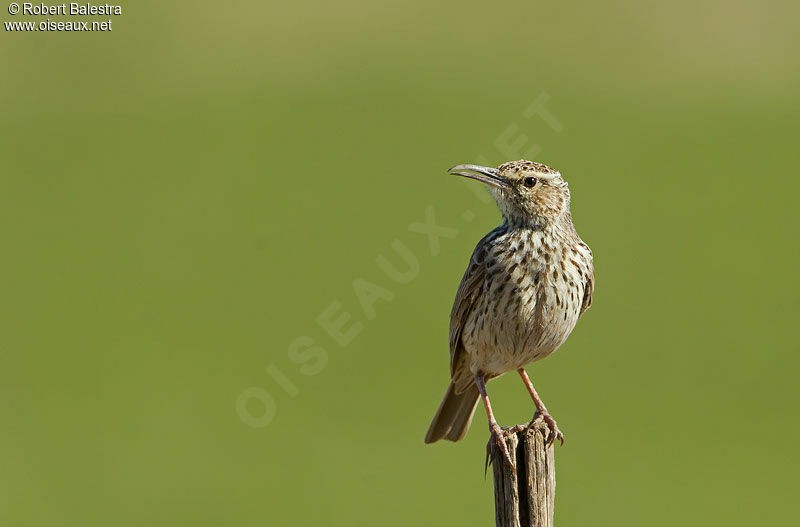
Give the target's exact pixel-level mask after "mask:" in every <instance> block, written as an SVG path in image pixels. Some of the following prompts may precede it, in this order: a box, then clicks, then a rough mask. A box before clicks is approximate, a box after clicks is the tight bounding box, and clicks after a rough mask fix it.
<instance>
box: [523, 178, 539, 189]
mask: <svg viewBox="0 0 800 527" xmlns="http://www.w3.org/2000/svg"><path fill="white" fill-rule="evenodd" d="M522 184H523V185H525V186H526V187H528V188H531V187H533V186H534V185H536V178H535V177H526V178H525V179H523V180H522Z"/></svg>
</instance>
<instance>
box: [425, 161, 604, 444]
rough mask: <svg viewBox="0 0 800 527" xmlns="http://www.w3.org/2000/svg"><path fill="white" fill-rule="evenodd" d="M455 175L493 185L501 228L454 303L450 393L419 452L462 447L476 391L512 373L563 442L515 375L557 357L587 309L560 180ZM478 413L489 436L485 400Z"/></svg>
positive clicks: (588, 291)
mask: <svg viewBox="0 0 800 527" xmlns="http://www.w3.org/2000/svg"><path fill="white" fill-rule="evenodd" d="M455 169H460V170H468V171H470V172H464V171H461V172H458V171H456V172H453V173H455V174H457V175H462V176H467V177H472V178H474V179H479V180H480V181H483V182H485V183H487V184H489V185H490V190H491V191H492V194H493V195H494V197H495V200H496V201H497V204H498V207H499V208H500V211H501V212H502V214H503V217H504V222H503V224H502V225H500V226H499V227H497V228H496V229H494V230H493V231H491V232H490V233H489V234H487V235H486V236H485V237H484V238H483V239H482V240H481V241H480V242H479V243H478V245H477V247H476V248H475V251H474V252H473V254H472V258H471V259H470V263H469V266H468V267H467V271H466V272H465V274H464V277H463V279H462V281H461V285H460V286H459V289H458V293H457V294H456V300H455V302H454V305H453V310H452V313H451V316H450V357H451V361H450V372H451V379H452V380H451V386H450V388H449V389H448V391H447V393H446V394H445V398H444V400H443V401H442V404H441V406H440V407H439V411H438V412H437V414H436V417H434V420H433V422H432V423H431V428H430V429H429V430H428V435H427V437H426V442H433V441H436V440H437V439H442V438H444V439H449V440H452V441H457V440H458V439H460V438H461V437H463V435H464V433H465V432H466V429H467V428H468V427H469V423H470V421H471V418H472V414H473V413H474V409H475V406H476V404H477V400H478V396H479V395H481V390H482V389H483V390H484V391H485V387H483V386H482V385H483V383H484V382H485V381H487V380H489V379H492V378H495V377H498V376H500V375H503V374H504V373H507V372H509V371H515V370H517V371H519V372H520V375H522V376H523V380H525V381H526V385H529V391H530V392H531V396H532V397H533V399H534V402H535V403H536V406H537V410H538V411H539V413H540V415H541V416H542V417H543V418H544V419H545V420H546V421H548V420H549V421H552V426H551V429H552V430H553V436H554V437H555V436H556V435H558V436H560V432H559V431H558V429H557V427H556V426H555V421H554V420H552V418H551V417H550V416H549V414H547V411H546V408H545V407H544V404H543V403H541V400H540V399H539V398H538V395H536V392H535V390H533V386H532V384H530V381H529V380H528V379H527V375H525V374H524V370H523V369H522V368H524V366H525V365H526V364H529V363H531V362H534V361H536V360H540V359H542V358H544V357H547V356H548V355H550V354H551V353H553V352H554V351H556V349H558V347H559V346H561V344H563V343H564V341H565V340H566V338H567V337H568V336H569V334H570V333H571V332H572V329H573V328H574V327H575V324H576V323H577V321H578V319H579V318H580V317H581V315H582V314H583V313H584V311H585V310H586V309H587V308H588V307H589V306H590V305H591V301H592V293H593V291H594V268H593V263H592V253H591V251H590V250H589V247H588V246H587V245H586V244H585V243H584V242H583V241H582V240H581V239H580V237H579V236H578V234H577V232H576V231H575V227H574V226H573V223H572V216H571V213H570V210H569V199H570V194H569V188H568V186H567V183H566V182H565V181H564V180H563V178H562V177H561V174H560V173H559V172H558V171H556V170H554V169H552V168H550V167H548V166H546V165H542V164H540V163H535V162H532V161H514V162H511V163H505V164H503V165H500V166H499V167H497V168H496V169H491V168H487V167H476V166H474V165H459V166H458V167H454V168H453V169H451V170H455ZM472 172H476V173H477V175H476V174H473V173H472ZM484 403H485V404H486V406H487V412H488V413H489V420H490V428H492V431H493V434H494V433H496V432H497V430H496V428H497V425H496V422H494V423H493V420H494V418H493V416H492V415H491V408H490V406H489V402H488V396H486V397H485V400H484ZM549 421H548V423H549Z"/></svg>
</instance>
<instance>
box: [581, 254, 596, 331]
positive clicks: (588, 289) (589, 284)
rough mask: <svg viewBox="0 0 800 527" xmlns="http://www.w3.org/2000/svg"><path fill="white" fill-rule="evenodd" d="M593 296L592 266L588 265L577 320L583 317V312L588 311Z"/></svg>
mask: <svg viewBox="0 0 800 527" xmlns="http://www.w3.org/2000/svg"><path fill="white" fill-rule="evenodd" d="M593 295H594V265H592V264H591V263H590V264H589V277H588V278H587V279H586V284H585V285H584V287H583V303H582V304H581V312H580V314H579V315H578V318H580V317H581V315H583V313H584V311H586V310H587V309H589V307H590V306H591V305H592V296H593Z"/></svg>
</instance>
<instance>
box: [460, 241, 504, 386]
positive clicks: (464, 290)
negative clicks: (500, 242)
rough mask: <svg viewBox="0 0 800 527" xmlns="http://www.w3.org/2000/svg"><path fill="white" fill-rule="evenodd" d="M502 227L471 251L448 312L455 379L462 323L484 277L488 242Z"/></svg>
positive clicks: (461, 349)
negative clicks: (450, 309)
mask: <svg viewBox="0 0 800 527" xmlns="http://www.w3.org/2000/svg"><path fill="white" fill-rule="evenodd" d="M502 229H503V226H502V225H501V226H500V227H498V228H497V229H494V230H493V231H492V232H490V233H489V234H487V235H486V236H484V237H483V238H482V239H481V241H479V242H478V245H477V246H476V247H475V250H474V251H473V252H472V258H470V260H469V265H468V266H467V270H466V272H465V273H464V277H463V278H462V279H461V285H459V286H458V293H456V300H455V302H454V303H453V310H452V311H451V312H450V377H452V378H453V379H455V376H456V368H457V367H458V365H459V361H460V359H461V356H462V355H463V353H464V345H463V344H462V342H461V332H462V331H463V330H464V325H466V323H467V319H468V318H469V315H470V313H471V312H472V309H473V307H474V306H475V303H476V300H477V298H478V295H480V293H481V289H482V288H483V282H484V280H485V278H486V255H487V254H488V252H489V245H490V244H489V242H490V241H492V240H493V239H494V238H496V237H497V236H498V235H499V234H500V232H501V231H502Z"/></svg>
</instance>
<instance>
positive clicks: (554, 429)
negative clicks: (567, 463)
mask: <svg viewBox="0 0 800 527" xmlns="http://www.w3.org/2000/svg"><path fill="white" fill-rule="evenodd" d="M538 421H543V422H544V423H545V424H546V425H547V428H548V429H549V430H550V433H549V434H548V435H547V438H546V439H545V446H546V447H549V446H550V445H552V444H553V443H555V440H556V439H558V440H559V441H561V445H562V446H563V445H564V434H563V433H561V430H559V429H558V425H557V424H556V420H555V419H553V416H552V415H550V414H549V413H547V412H540V411H539V410H536V413H535V414H533V419H531V422H530V423H528V427H531V426H533V425H534V424H536V423H537V422H538Z"/></svg>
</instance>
